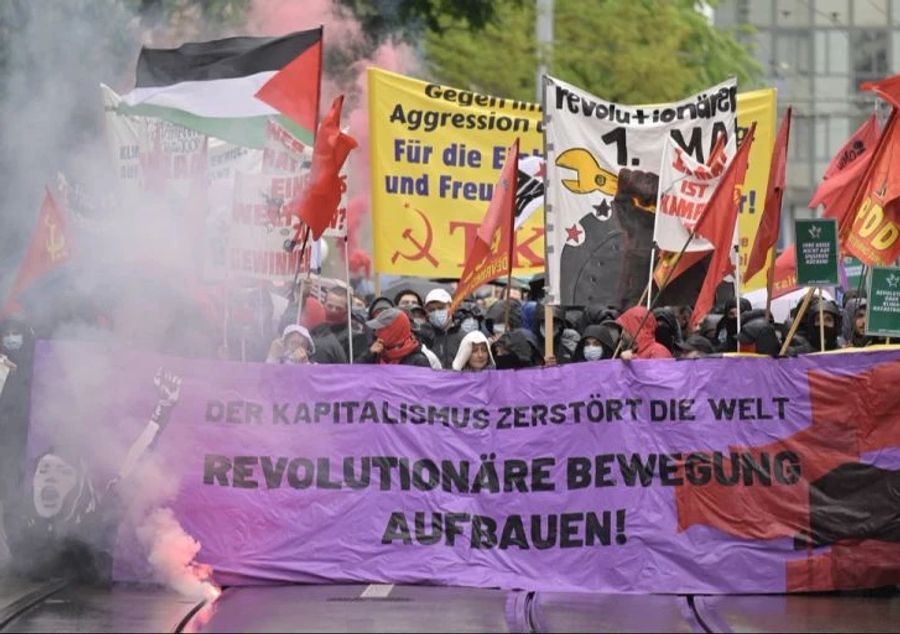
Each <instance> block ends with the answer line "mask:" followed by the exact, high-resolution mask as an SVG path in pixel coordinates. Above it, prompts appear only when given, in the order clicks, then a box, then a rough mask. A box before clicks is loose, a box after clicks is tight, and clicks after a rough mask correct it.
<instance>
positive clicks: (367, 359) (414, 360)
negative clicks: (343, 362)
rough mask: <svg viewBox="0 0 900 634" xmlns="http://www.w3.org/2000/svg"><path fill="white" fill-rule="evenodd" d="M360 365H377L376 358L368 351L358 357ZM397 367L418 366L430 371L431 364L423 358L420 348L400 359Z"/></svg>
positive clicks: (426, 358)
mask: <svg viewBox="0 0 900 634" xmlns="http://www.w3.org/2000/svg"><path fill="white" fill-rule="evenodd" d="M359 362H360V363H372V364H374V363H378V357H377V356H375V355H374V354H372V353H371V352H369V351H366V353H365V354H364V355H362V356H361V357H359ZM398 365H413V366H418V367H420V368H428V369H431V362H430V361H428V357H426V356H425V353H424V352H422V348H421V347H419V348H416V349H415V350H413V351H412V352H410V353H409V354H408V355H406V356H405V357H403V358H402V359H400V362H399V363H398Z"/></svg>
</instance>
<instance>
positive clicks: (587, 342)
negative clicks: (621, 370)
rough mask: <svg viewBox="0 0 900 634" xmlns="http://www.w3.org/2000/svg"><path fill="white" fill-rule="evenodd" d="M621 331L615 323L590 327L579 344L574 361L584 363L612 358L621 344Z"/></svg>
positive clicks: (609, 322)
mask: <svg viewBox="0 0 900 634" xmlns="http://www.w3.org/2000/svg"><path fill="white" fill-rule="evenodd" d="M621 331H622V329H621V328H620V327H619V325H618V324H617V323H616V322H615V321H605V322H603V323H602V324H591V325H589V326H588V327H587V328H585V329H584V333H583V334H582V336H581V341H580V342H578V347H577V348H576V349H575V355H574V358H573V360H574V361H575V362H582V361H599V360H601V359H610V358H612V355H613V353H614V352H615V350H616V346H617V345H618V343H619V337H620V336H621Z"/></svg>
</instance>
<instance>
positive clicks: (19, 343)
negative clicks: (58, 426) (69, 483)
mask: <svg viewBox="0 0 900 634" xmlns="http://www.w3.org/2000/svg"><path fill="white" fill-rule="evenodd" d="M0 355H2V356H3V358H4V359H6V361H5V362H4V370H6V372H5V374H6V380H5V381H3V387H2V390H0V503H2V502H3V500H8V499H10V497H11V496H13V495H15V494H16V492H17V491H18V490H19V484H20V482H21V477H22V476H21V469H22V462H21V460H22V456H23V455H24V454H25V444H26V441H27V439H28V419H29V416H30V414H31V370H32V365H33V363H34V334H33V333H32V331H31V328H30V327H29V326H28V324H26V323H25V322H24V321H22V320H20V319H15V318H8V319H5V320H3V321H2V322H0Z"/></svg>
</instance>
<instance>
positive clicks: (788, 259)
mask: <svg viewBox="0 0 900 634" xmlns="http://www.w3.org/2000/svg"><path fill="white" fill-rule="evenodd" d="M769 288H771V289H772V299H778V298H779V297H781V296H782V295H787V294H788V293H790V292H791V291H796V290H797V289H798V288H800V287H799V286H797V247H796V245H793V244H792V245H791V246H789V247H788V248H786V249H785V250H784V251H782V252H781V255H779V256H778V257H777V258H775V266H773V267H772V284H771V285H770V286H769Z"/></svg>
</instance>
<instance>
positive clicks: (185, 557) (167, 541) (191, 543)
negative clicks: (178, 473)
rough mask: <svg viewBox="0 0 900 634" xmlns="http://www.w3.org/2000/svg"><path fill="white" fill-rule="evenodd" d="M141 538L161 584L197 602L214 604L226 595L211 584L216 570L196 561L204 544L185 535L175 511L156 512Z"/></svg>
mask: <svg viewBox="0 0 900 634" xmlns="http://www.w3.org/2000/svg"><path fill="white" fill-rule="evenodd" d="M137 536H138V539H139V540H140V542H141V544H142V545H143V546H144V548H145V549H146V550H147V559H148V561H149V562H150V565H151V566H153V571H154V572H155V573H156V576H157V578H158V579H159V581H161V582H163V583H165V584H167V585H168V586H170V587H171V588H173V589H174V590H175V591H177V592H179V593H180V594H182V595H184V596H186V597H190V598H191V599H195V600H197V601H203V600H205V601H208V602H212V601H215V600H216V599H217V598H218V597H219V595H220V594H222V591H221V589H219V588H218V587H217V586H216V585H215V584H214V583H213V582H212V581H211V578H212V568H211V567H210V566H207V565H205V564H200V563H197V562H196V561H194V560H195V558H196V557H197V553H198V552H200V548H201V545H200V542H198V541H197V540H196V539H194V538H193V537H191V536H190V535H188V534H187V533H186V532H185V530H184V529H183V528H182V527H181V524H179V522H178V519H177V518H176V517H175V513H174V512H173V511H172V509H170V508H168V507H163V508H157V509H156V510H154V511H152V512H151V513H150V514H149V515H148V516H147V518H146V519H145V521H144V522H143V524H142V525H141V526H140V527H138V529H137Z"/></svg>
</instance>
